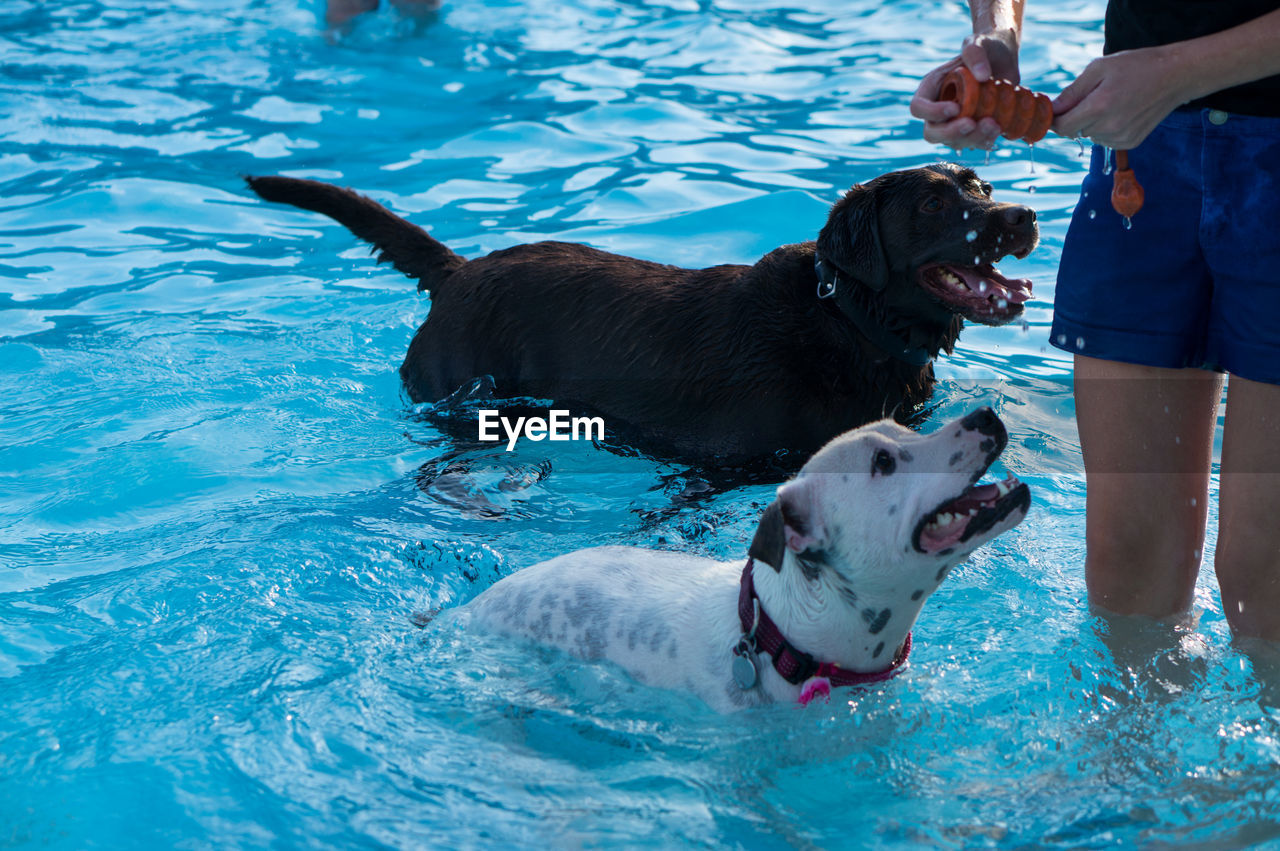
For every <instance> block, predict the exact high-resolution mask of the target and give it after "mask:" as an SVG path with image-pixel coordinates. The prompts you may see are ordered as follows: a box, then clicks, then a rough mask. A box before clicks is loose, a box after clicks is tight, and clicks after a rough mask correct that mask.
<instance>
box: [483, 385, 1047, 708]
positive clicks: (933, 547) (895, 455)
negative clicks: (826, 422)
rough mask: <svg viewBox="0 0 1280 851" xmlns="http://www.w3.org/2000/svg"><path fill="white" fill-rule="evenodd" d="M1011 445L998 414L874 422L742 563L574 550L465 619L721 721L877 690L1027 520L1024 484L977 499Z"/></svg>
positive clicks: (532, 570)
mask: <svg viewBox="0 0 1280 851" xmlns="http://www.w3.org/2000/svg"><path fill="white" fill-rule="evenodd" d="M1007 441H1008V436H1007V433H1006V431H1005V428H1004V425H1003V424H1002V423H1001V422H1000V420H999V418H998V417H997V416H996V415H995V413H994V412H992V411H991V410H990V409H989V408H982V409H980V410H978V411H975V412H974V413H972V414H969V415H968V416H966V417H963V418H961V419H959V420H956V421H955V422H953V423H951V424H949V425H947V426H945V427H943V428H942V429H940V430H938V431H936V432H934V433H932V434H927V435H921V434H918V433H916V432H913V431H911V430H909V429H906V428H904V427H902V426H900V425H897V424H896V423H894V422H892V421H890V420H884V421H881V422H877V423H872V424H870V425H867V426H864V427H862V428H859V429H856V430H854V431H850V432H847V433H845V434H843V435H840V436H839V437H837V438H835V439H834V440H832V441H831V442H830V443H828V444H827V445H826V446H824V447H823V448H822V449H821V450H820V451H818V452H817V453H816V454H815V455H814V456H813V457H812V458H811V459H809V461H808V463H806V464H805V465H804V467H803V468H802V469H801V470H800V472H799V473H798V474H797V475H796V477H795V478H794V479H792V480H791V481H789V482H787V483H786V484H784V485H782V486H781V487H780V488H779V489H778V491H777V497H776V499H775V500H774V501H773V502H772V503H771V504H770V505H769V506H768V508H767V509H766V510H765V512H764V514H763V516H762V517H761V519H760V524H759V526H758V528H757V530H756V534H755V538H754V540H753V541H752V543H751V547H750V551H749V558H748V559H746V560H745V562H746V563H745V565H744V561H731V562H721V561H715V560H712V559H707V558H699V557H692V556H687V555H682V554H679V553H674V552H658V551H652V550H645V549H639V548H631V547H598V548H594V549H586V550H579V551H577V552H572V553H569V554H567V555H563V556H559V557H557V558H553V559H551V560H549V561H545V562H542V563H540V564H536V565H534V566H532V567H529V568H526V569H524V570H521V571H519V572H517V573H515V574H513V575H511V576H508V577H506V578H505V579H502V580H501V581H499V582H498V583H496V584H495V585H494V586H493V587H491V588H489V589H488V590H486V591H484V592H483V593H482V594H480V595H479V596H478V597H477V598H476V599H475V600H473V601H472V602H471V603H470V604H468V605H467V606H466V608H465V611H466V612H469V615H470V620H471V622H473V623H475V624H478V625H481V626H483V627H487V628H490V629H493V630H497V631H500V632H503V633H507V634H510V635H514V636H519V637H521V638H526V639H530V640H533V641H537V642H541V643H544V644H548V645H552V646H555V647H559V648H561V649H563V650H567V651H568V652H570V653H572V654H575V655H576V656H579V657H581V658H583V659H587V660H597V659H607V660H609V661H611V662H614V663H616V664H618V665H620V666H622V667H623V668H624V669H626V670H627V671H628V672H629V673H630V674H631V675H632V676H634V677H635V678H636V679H638V680H640V681H641V682H644V683H647V684H650V685H654V686H660V687H663V688H671V689H683V690H685V691H689V692H692V693H694V694H696V695H698V696H699V697H700V698H702V699H703V700H704V701H706V703H708V704H709V705H710V706H711V707H713V708H714V709H716V710H718V711H721V712H727V711H733V710H736V709H740V708H743V707H746V706H751V705H756V704H760V703H766V702H771V701H791V702H795V701H801V702H807V701H808V700H809V698H810V697H812V696H813V695H814V694H815V693H816V694H821V693H824V692H826V691H828V690H829V688H830V686H831V685H835V686H840V685H844V684H856V683H859V682H871V681H876V680H880V679H885V678H887V677H888V676H890V675H892V673H893V672H895V671H896V670H897V669H898V667H900V665H901V664H902V663H903V662H904V661H905V657H906V653H907V652H908V651H909V649H910V633H911V628H912V626H913V625H914V624H915V621H916V618H917V616H918V615H919V613H920V609H921V607H922V606H923V605H924V602H925V600H926V599H928V597H929V595H930V594H931V593H933V591H934V590H936V589H937V588H938V586H939V585H941V583H942V581H943V580H944V579H945V578H946V576H947V574H948V573H949V572H950V571H951V569H952V568H954V567H955V566H956V565H957V564H959V563H960V562H962V561H964V560H965V558H967V557H968V556H969V554H970V553H971V552H973V551H974V550H975V549H977V548H978V547H980V546H982V545H983V544H985V543H987V542H988V541H990V540H992V539H993V538H995V537H996V536H997V535H999V534H1001V533H1003V532H1006V531H1008V530H1009V529H1012V528H1013V527H1014V526H1017V525H1018V523H1020V522H1021V521H1022V519H1023V518H1024V517H1025V516H1026V513H1027V509H1028V507H1029V506H1030V500H1031V497H1030V491H1029V490H1028V488H1027V486H1026V485H1025V484H1022V483H1020V482H1019V481H1018V480H1017V479H1015V478H1012V477H1010V478H1008V479H1006V480H1005V481H1003V482H1000V483H997V484H987V485H982V486H979V485H977V484H976V482H977V481H978V479H979V478H980V477H981V476H982V475H983V473H985V472H986V470H987V468H988V467H989V466H990V465H991V463H992V462H993V461H994V460H995V459H996V458H997V457H998V456H999V455H1000V453H1001V451H1003V449H1004V447H1005V445H1006V443H1007Z"/></svg>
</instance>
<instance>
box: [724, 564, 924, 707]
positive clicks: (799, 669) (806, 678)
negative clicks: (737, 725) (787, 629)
mask: <svg viewBox="0 0 1280 851" xmlns="http://www.w3.org/2000/svg"><path fill="white" fill-rule="evenodd" d="M754 564H755V559H753V558H748V559H747V565H746V567H744V568H743V569H742V585H741V590H740V591H739V593H738V619H739V621H741V623H742V638H741V639H740V640H739V641H738V644H737V646H736V647H734V649H733V654H734V656H736V657H738V658H736V659H734V666H733V668H734V679H736V680H737V682H738V685H739V686H741V687H742V688H744V689H748V688H752V687H754V686H755V684H756V674H755V662H756V660H755V655H756V654H757V653H768V654H769V656H770V657H771V658H772V659H773V668H774V670H775V671H777V672H778V674H779V675H780V676H781V677H782V678H783V679H784V680H786V681H787V682H789V683H791V684H792V685H803V686H804V690H803V692H802V694H801V697H800V702H801V703H808V702H809V699H810V698H812V697H813V696H814V692H815V691H817V692H822V693H825V692H826V691H827V690H828V687H829V686H837V687H839V686H861V685H869V684H871V683H879V682H884V681H885V680H887V679H889V678H890V677H892V676H894V675H895V674H897V673H898V671H900V670H902V666H903V665H905V664H906V663H907V656H908V655H909V654H910V653H911V633H910V632H908V633H907V639H906V641H904V642H902V650H901V651H899V653H898V655H897V657H896V658H895V659H894V660H893V662H892V663H890V665H889V667H888V668H886V669H885V670H883V671H876V672H874V673H869V674H864V673H860V672H858V671H850V670H847V669H845V668H841V667H840V666H838V665H833V664H831V663H830V662H818V661H816V660H815V659H814V658H813V657H812V656H810V655H809V654H808V653H805V652H803V651H801V650H798V649H796V647H794V646H793V645H792V644H791V643H790V642H789V641H787V639H786V638H784V637H783V635H782V630H780V629H778V625H777V624H776V623H774V622H773V619H772V618H770V617H769V615H768V614H767V613H766V612H765V610H764V609H763V608H762V607H761V606H760V598H759V597H757V596H756V588H755V583H754V581H753V580H752V574H751V569H752V566H753V565H754ZM748 668H749V670H748ZM747 680H749V681H750V682H747ZM819 681H822V682H819Z"/></svg>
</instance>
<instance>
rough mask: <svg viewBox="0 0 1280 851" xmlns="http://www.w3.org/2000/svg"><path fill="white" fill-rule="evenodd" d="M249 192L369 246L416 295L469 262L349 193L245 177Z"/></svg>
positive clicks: (292, 179)
mask: <svg viewBox="0 0 1280 851" xmlns="http://www.w3.org/2000/svg"><path fill="white" fill-rule="evenodd" d="M245 181H246V182H247V183H248V184H249V188H250V189H252V190H253V191H254V192H256V193H258V196H259V197H260V198H262V199H263V200H265V201H275V202H278V203H281V204H292V205H293V206H295V207H301V208H302V209H304V210H311V211H312V212H316V213H323V214H324V215H326V216H328V217H329V218H331V219H334V220H335V221H337V222H338V223H339V224H342V225H345V226H346V228H347V230H349V231H351V232H352V233H353V234H355V235H356V236H358V237H360V238H361V239H363V240H364V241H365V242H369V243H372V244H373V247H374V249H375V250H377V251H378V252H380V253H379V254H378V262H379V263H381V262H383V261H384V260H389V261H391V265H393V266H395V267H396V268H397V269H399V270H400V271H401V272H404V273H405V274H406V275H408V276H409V277H410V278H417V279H418V289H420V290H434V289H436V287H437V286H439V285H440V284H441V283H442V282H443V281H444V280H445V279H446V278H448V277H449V276H450V275H452V274H453V273H454V272H456V271H457V270H458V269H459V268H461V267H462V266H463V265H464V264H465V263H466V262H467V261H466V260H465V259H464V258H463V257H462V256H461V255H458V254H454V253H453V252H452V251H450V250H449V247H448V246H446V245H445V244H444V243H442V242H440V241H439V240H436V239H433V238H432V237H431V236H430V235H428V234H427V232H426V231H424V230H423V229H422V228H420V227H418V226H417V225H415V224H412V223H410V222H408V221H405V220H404V219H402V218H400V217H399V216H397V215H396V214H395V213H393V212H391V211H390V210H388V209H387V208H386V207H384V206H382V205H381V204H379V203H378V202H377V201H374V200H373V199H371V198H366V197H365V196H363V195H360V194H359V193H357V192H353V191H352V190H350V189H343V188H342V187H339V186H333V185H332V184H329V183H321V182H320V181H318V180H299V179H298V178H295V177H246V178H245Z"/></svg>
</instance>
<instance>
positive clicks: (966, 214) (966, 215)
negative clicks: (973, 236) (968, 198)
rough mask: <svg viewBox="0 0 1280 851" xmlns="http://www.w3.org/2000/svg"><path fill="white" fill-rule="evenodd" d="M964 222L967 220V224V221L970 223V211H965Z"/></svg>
mask: <svg viewBox="0 0 1280 851" xmlns="http://www.w3.org/2000/svg"><path fill="white" fill-rule="evenodd" d="M964 220H965V221H966V222H967V221H969V211H968V210H965V211H964Z"/></svg>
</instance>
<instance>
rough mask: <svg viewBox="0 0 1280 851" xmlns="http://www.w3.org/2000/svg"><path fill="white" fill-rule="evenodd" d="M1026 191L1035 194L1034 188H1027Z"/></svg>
mask: <svg viewBox="0 0 1280 851" xmlns="http://www.w3.org/2000/svg"><path fill="white" fill-rule="evenodd" d="M1027 191H1028V192H1030V193H1031V194H1032V195H1034V194H1036V188H1035V187H1034V186H1028V187H1027Z"/></svg>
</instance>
